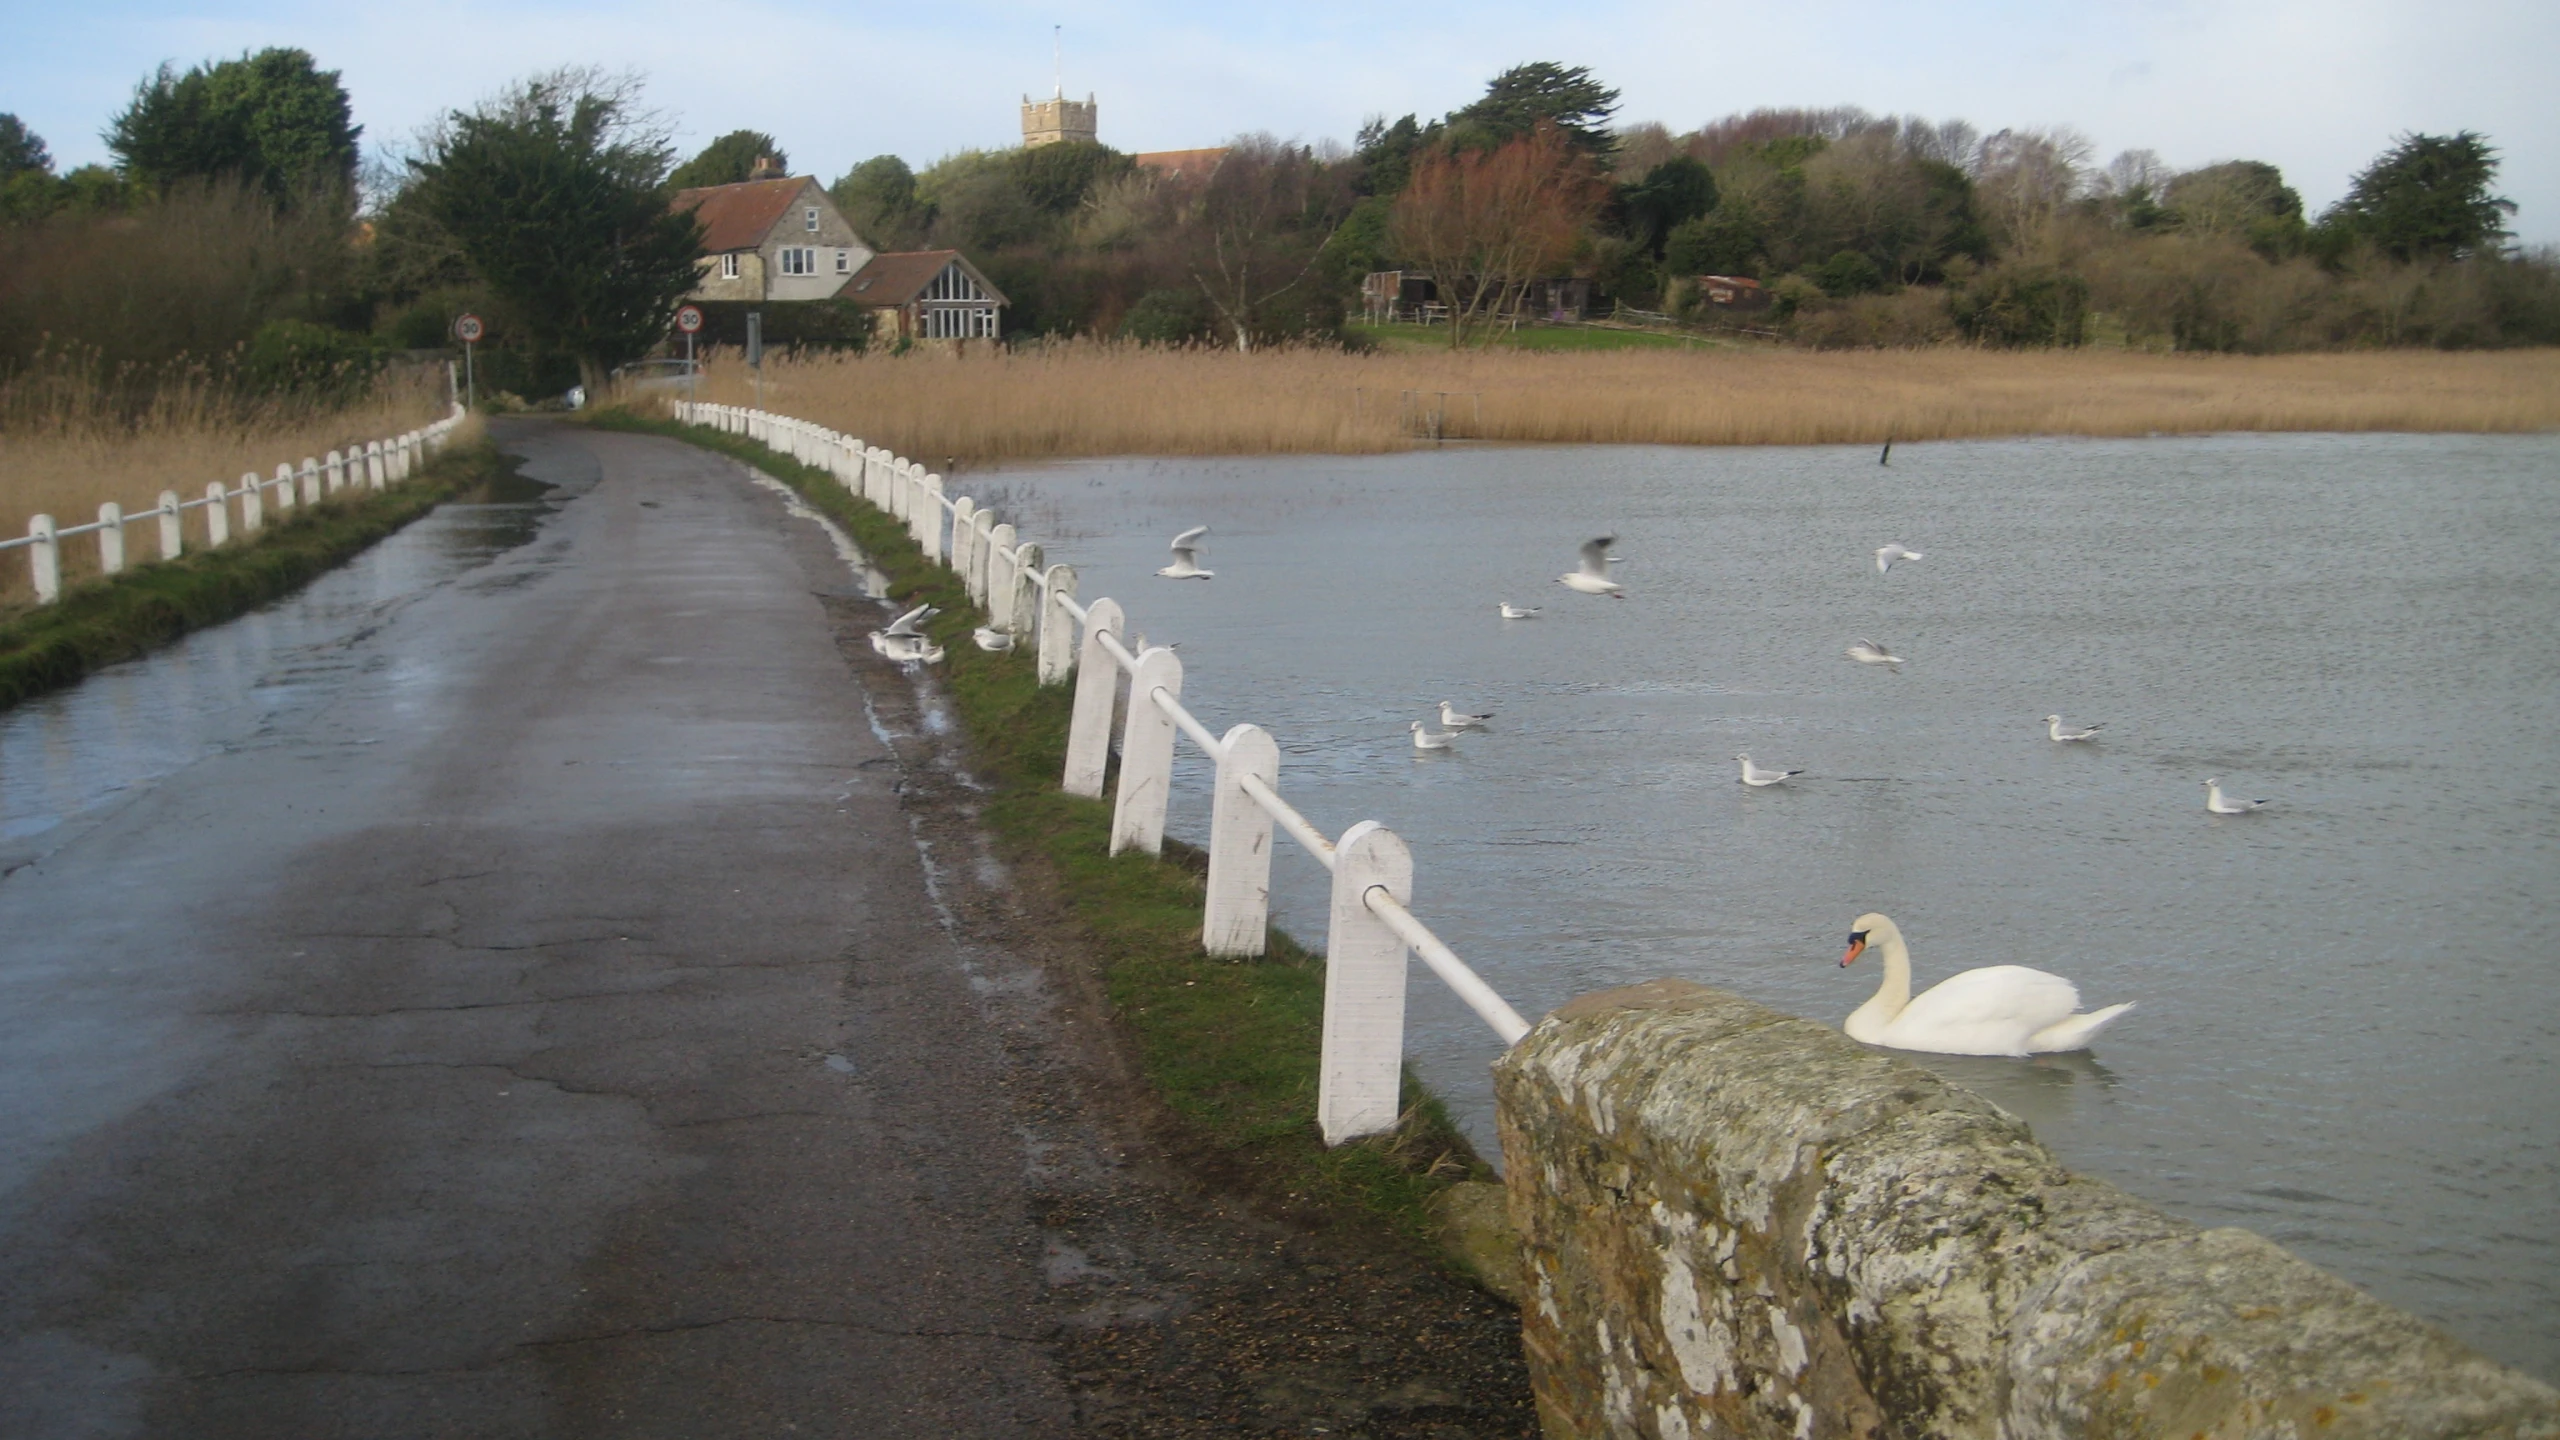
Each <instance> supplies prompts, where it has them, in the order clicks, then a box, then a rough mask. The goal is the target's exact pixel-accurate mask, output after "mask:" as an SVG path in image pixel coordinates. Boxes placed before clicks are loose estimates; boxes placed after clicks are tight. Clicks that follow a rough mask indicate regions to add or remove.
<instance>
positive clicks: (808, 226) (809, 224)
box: [800, 205, 818, 235]
mask: <svg viewBox="0 0 2560 1440" xmlns="http://www.w3.org/2000/svg"><path fill="white" fill-rule="evenodd" d="M800 228H801V229H803V230H806V231H808V232H809V233H810V234H812V235H815V234H817V233H818V207H817V206H815V205H811V206H808V207H806V208H804V209H803V210H801V212H800Z"/></svg>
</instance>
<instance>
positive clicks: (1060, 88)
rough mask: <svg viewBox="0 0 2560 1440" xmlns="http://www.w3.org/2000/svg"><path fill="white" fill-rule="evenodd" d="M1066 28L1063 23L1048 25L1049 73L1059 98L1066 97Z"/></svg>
mask: <svg viewBox="0 0 2560 1440" xmlns="http://www.w3.org/2000/svg"><path fill="white" fill-rule="evenodd" d="M1066 28H1067V27H1066V26H1064V25H1052V26H1050V27H1049V75H1050V78H1051V80H1052V82H1053V83H1054V85H1055V87H1056V90H1057V97H1058V98H1059V99H1061V100H1064V99H1066V98H1067V51H1066V39H1065V32H1066Z"/></svg>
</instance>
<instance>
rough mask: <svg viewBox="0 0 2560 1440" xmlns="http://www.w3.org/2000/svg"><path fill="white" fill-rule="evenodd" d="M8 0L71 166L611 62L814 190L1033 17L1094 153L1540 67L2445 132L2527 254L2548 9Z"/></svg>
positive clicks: (394, 128) (1004, 105) (2017, 107)
mask: <svg viewBox="0 0 2560 1440" xmlns="http://www.w3.org/2000/svg"><path fill="white" fill-rule="evenodd" d="M12 9H13V11H14V12H15V13H13V14H12V16H11V17H10V20H9V31H10V44H9V45H8V46H7V47H6V50H5V52H0V110H6V111H14V112H15V113H16V114H18V115H19V116H20V117H21V118H23V119H24V120H25V121H26V122H27V123H28V124H29V125H30V126H31V127H32V128H33V129H35V130H36V131H37V133H39V134H41V135H43V136H44V137H45V139H46V140H47V141H49V142H50V143H51V145H52V147H53V151H54V154H55V156H56V157H57V159H59V160H60V161H62V162H63V163H64V164H65V165H66V166H67V165H72V164H78V163H81V162H83V161H89V160H97V159H102V158H104V153H105V152H104V147H103V146H102V145H101V144H100V143H99V141H98V138H97V136H98V131H99V130H100V129H101V128H103V126H104V125H105V124H106V122H107V119H108V117H109V116H111V115H112V114H113V113H114V112H115V111H116V110H117V109H118V108H119V107H120V106H122V105H123V104H124V102H125V101H126V99H127V98H128V97H129V96H130V94H131V92H132V89H133V85H134V82H135V81H136V80H137V79H138V78H139V77H141V76H142V75H143V74H145V73H146V72H148V71H149V70H150V69H151V68H152V67H153V66H155V65H157V64H159V63H160V62H161V61H163V60H175V61H177V62H179V63H180V64H181V65H185V64H191V63H194V62H196V61H199V60H203V59H206V58H209V57H217V56H227V55H236V54H238V53H240V52H241V51H243V50H248V49H254V48H259V47H263V46H267V45H298V46H301V47H302V48H304V49H306V50H309V51H311V52H312V53H313V54H314V55H316V56H318V57H319V59H320V62H321V64H322V65H323V66H325V67H329V68H334V69H337V70H339V71H341V72H342V73H343V75H344V78H345V81H346V84H347V88H348V90H349V91H350V92H351V93H352V94H353V95H354V98H355V107H356V117H357V119H358V120H359V121H360V122H361V123H362V124H363V125H364V126H365V130H366V136H367V139H368V141H380V140H385V139H391V138H395V137H400V136H405V135H407V134H410V133H412V132H414V131H415V130H416V129H417V128H418V127H419V126H420V125H421V124H423V123H424V122H426V121H427V120H429V119H431V118H432V117H433V116H434V115H435V114H436V113H438V112H439V111H440V110H443V109H446V108H450V107H452V106H455V105H459V104H468V103H469V102H470V101H472V100H474V99H476V98H478V97H480V96H483V95H485V94H487V93H489V92H490V91H492V90H494V89H496V88H497V87H499V86H500V85H502V84H504V83H505V82H506V81H507V80H508V79H510V78H511V77H514V76H517V75H522V74H525V73H528V72H531V71H535V70H539V69H545V68H549V67H552V66H556V65H562V64H599V65H604V66H607V67H609V68H616V69H622V68H630V69H637V70H640V71H642V72H645V73H646V74H647V75H648V77H649V79H650V95H651V98H652V99H653V100H654V101H655V102H656V103H657V104H658V105H660V106H661V107H663V108H665V109H666V110H668V111H669V112H670V113H671V114H672V115H673V116H674V117H675V119H676V122H677V125H678V131H679V136H680V139H681V140H682V141H683V142H684V143H686V144H687V145H688V146H690V145H698V144H700V143H701V142H702V141H704V140H707V139H709V138H710V137H711V136H713V135H717V134H719V133H721V132H723V131H726V130H731V129H736V128H740V127H747V128H753V129H759V130H766V131H770V132H772V133H773V134H774V135H776V136H778V137H780V138H781V140H782V141H783V143H784V145H785V146H787V147H788V148H789V150H790V153H791V157H792V160H793V162H794V168H795V169H798V170H802V171H806V172H812V173H815V174H817V175H819V176H821V177H823V178H828V179H832V178H833V177H834V176H835V175H837V174H839V173H841V172H842V171H843V170H844V169H846V168H847V167H848V166H850V165H851V164H852V163H854V162H855V161H858V160H861V159H863V158H865V157H867V156H871V155H876V154H882V153H894V154H898V155H903V156H906V157H907V158H908V159H909V160H911V161H914V162H917V163H919V164H921V163H924V162H927V161H930V160H932V159H933V158H934V157H936V156H939V155H942V154H946V153H948V152H950V151H952V150H956V149H961V148H965V147H969V146H996V145H1005V144H1010V143H1012V142H1013V141H1014V140H1015V139H1017V138H1018V136H1019V121H1018V118H1017V109H1016V107H1017V106H1018V105H1019V103H1020V100H1021V97H1022V95H1023V93H1024V92H1026V91H1031V92H1037V93H1046V92H1047V90H1048V89H1049V86H1050V44H1049V41H1050V27H1051V26H1052V25H1053V24H1064V25H1065V27H1066V31H1065V51H1066V73H1065V78H1066V85H1067V89H1068V92H1069V93H1070V94H1073V95H1077V96H1082V95H1083V94H1085V93H1086V92H1088V91H1090V92H1093V93H1094V94H1096V95H1097V96H1098V97H1099V99H1100V101H1101V106H1102V138H1103V139H1104V140H1105V141H1106V142H1108V143H1110V144H1112V145H1115V146H1118V147H1120V148H1122V149H1125V150H1154V149H1178V148H1184V147H1188V146H1194V145H1212V144H1216V143H1218V142H1219V141H1221V140H1223V139H1225V138H1226V137H1228V136H1230V135H1233V134H1236V133H1239V132H1244V131H1253V130H1267V131H1271V132H1273V133H1275V134H1278V135H1281V136H1284V137H1296V138H1300V139H1305V140H1316V139H1320V138H1324V137H1334V138H1337V139H1343V140H1348V139H1349V138H1350V136H1351V134H1352V132H1353V130H1354V129H1356V128H1357V127H1358V125H1359V123H1360V121H1361V120H1362V119H1363V118H1364V117H1365V116H1368V115H1371V114H1379V113H1383V114H1387V115H1391V116H1392V115H1400V114H1403V113H1405V112H1406V111H1414V112H1418V113H1420V114H1422V115H1424V116H1426V117H1428V116H1431V115H1436V114H1440V113H1442V112H1445V111H1447V110H1449V109H1451V108H1452V107H1454V106H1457V105H1459V104H1463V103H1464V102H1465V101H1467V100H1468V99H1470V98H1472V97H1473V96H1474V95H1475V94H1477V93H1478V92H1479V91H1480V90H1481V88H1482V86H1483V83H1484V81H1485V80H1486V79H1487V78H1488V77H1489V76H1491V75H1493V74H1494V73H1495V72H1497V71H1499V70H1501V69H1503V68H1505V67H1507V66H1509V65H1513V64H1516V63H1519V62H1521V61H1525V60H1556V61H1560V62H1563V63H1567V64H1581V65H1589V66H1591V67H1592V68H1593V69H1594V70H1595V71H1597V72H1598V73H1599V74H1600V76H1601V77H1602V78H1603V79H1605V80H1606V81H1608V82H1609V83H1610V84H1613V85H1616V86H1618V87H1619V88H1620V89H1621V90H1623V91H1624V92H1625V101H1624V105H1623V110H1622V116H1621V118H1622V119H1627V120H1660V121H1662V122H1663V123H1665V124H1667V125H1670V126H1671V127H1673V128H1674V129H1686V128H1689V127H1692V126H1695V125H1697V124H1699V123H1701V122H1702V121H1705V120H1708V119H1711V118H1714V117H1716V116H1719V115H1723V114H1726V113H1728V112H1730V111H1734V110H1739V109H1748V108H1751V107H1754V106H1760V105H1833V104H1856V105H1861V106H1864V107H1866V108H1867V109H1870V110H1874V111H1878V112H1909V113H1917V114H1921V115H1926V116H1928V117H1930V118H1933V119H1946V118H1951V117H1961V118H1964V119H1967V120H1970V121H1972V122H1973V123H1974V124H1975V125H1977V126H1979V127H1981V128H1982V129H1983V130H1984V131H1986V132H1987V131H1991V130H1997V129H2000V128H2002V127H2003V126H2011V125H2017V126H2028V125H2072V126H2075V127H2077V128H2078V129H2080V130H2081V131H2082V132H2084V133H2085V134H2087V135H2088V136H2089V137H2090V138H2091V139H2092V140H2093V141H2095V142H2096V144H2097V147H2098V152H2099V158H2100V159H2101V160H2103V159H2105V158H2106V157H2108V156H2111V155H2113V154H2115V153H2116V152H2117V151H2119V150H2123V149H2129V148H2137V147H2140V148H2148V149H2152V150H2157V151H2159V152H2160V154H2161V155H2162V156H2163V157H2164V158H2166V159H2167V160H2168V161H2169V162H2170V163H2171V164H2172V165H2175V166H2180V167H2185V166H2192V165H2200V164H2205V163H2208V162H2210V161H2214V160H2221V159H2231V158H2250V159H2260V160H2268V161H2272V162H2274V163H2275V164H2277V165H2280V166H2282V167H2283V169H2284V172H2285V175H2286V178H2287V179H2289V180H2290V181H2292V182H2293V184H2294V185H2295V186H2296V187H2297V188H2299V189H2300V190H2301V191H2302V193H2303V198H2304V201H2305V202H2306V204H2308V205H2309V206H2310V207H2311V208H2312V209H2314V210H2317V209H2318V208H2319V207H2320V206H2322V205H2325V204H2327V203H2328V202H2329V201H2331V200H2334V199H2335V198H2337V196H2338V194H2339V193H2340V192H2341V191H2342V190H2343V189H2344V188H2345V185H2346V182H2347V179H2348V177H2349V176H2350V175H2352V174H2353V173H2354V172H2355V171H2356V170H2357V169H2358V168H2360V167H2361V166H2362V165H2364V164H2365V163H2366V162H2367V161H2369V160H2370V159H2371V158H2372V157H2373V155H2374V154H2375V153H2376V152H2378V151H2379V150H2381V149H2382V148H2383V147H2384V146H2385V145H2386V144H2388V143H2389V142H2390V140H2391V137H2392V136H2393V135H2394V134H2396V133H2397V132H2399V131H2402V130H2425V131H2433V132H2448V131H2452V130H2458V129H2471V130H2479V131H2482V132H2485V133H2487V134H2488V135H2489V136H2490V137H2491V138H2492V140H2494V141H2495V142H2496V143H2497V144H2498V145H2499V147H2500V148H2501V149H2502V150H2503V151H2504V153H2505V160H2506V169H2505V172H2504V175H2503V178H2502V184H2501V189H2502V190H2503V192H2504V193H2505V194H2507V195H2508V196H2509V197H2510V198H2512V199H2514V200H2516V201H2517V202H2519V203H2520V204H2521V205H2522V206H2523V210H2522V213H2521V214H2520V215H2519V216H2518V217H2517V219H2516V221H2515V228H2516V230H2517V231H2518V233H2519V234H2520V235H2521V236H2522V237H2523V238H2524V239H2525V240H2527V241H2529V242H2532V243H2537V244H2547V243H2560V83H2555V82H2554V80H2553V79H2552V77H2551V74H2550V68H2551V64H2552V57H2553V56H2555V55H2560V4H2554V3H2551V0H2430V3H2417V0H2221V3H2204V0H2113V3H2077V4H2074V3H2056V4H2043V5H2036V4H2022V3H2012V0H1951V3H1941V4H1938V5H1935V6H1919V5H1912V4H1909V3H1894V4H1888V3H1883V0H1813V3H1804V4H1796V5H1790V6H1771V5H1765V4H1762V5H1742V4H1732V3H1724V0H1689V3H1668V0H1654V3H1647V0H1623V3H1601V4H1594V5H1584V6H1577V7H1554V6H1531V5H1528V4H1524V3H1513V0H1491V3H1481V4H1476V5H1469V6H1455V5H1445V4H1430V3H1420V4H1412V3H1409V4H1404V5H1391V6H1381V5H1375V4H1365V5H1356V6H1355V5H1349V4H1342V3H1337V0H1299V3H1294V4H1287V5H1269V4H1260V5H1251V6H1233V5H1224V6H1221V5H1198V4H1192V5H1173V4H1165V3H1160V0H1093V3H1089V4H1087V5H1084V6H1080V7H1075V8H1073V9H1072V10H1070V9H1066V8H1062V7H1058V6H1055V5H1051V6H1045V7H1044V6H1031V5H1017V4H1007V3H985V0H953V3H937V4H930V5H917V4H903V5H865V4H839V5H831V6H830V5H817V4H807V3H798V0H761V3H749V4H732V5H716V4H715V5H704V4H699V3H695V4H676V3H672V0H625V3H614V4H602V3H579V0H516V3H509V4H506V5H497V4H430V3H421V4H412V5H404V6H391V5H362V4H347V3H331V4H319V3H305V0H276V3H268V4H261V5H235V6H205V5H194V6H189V5H179V4H171V3H166V0H91V3H85V4H77V5H37V4H35V3H33V0H27V3H25V4H21V5H13V6H12Z"/></svg>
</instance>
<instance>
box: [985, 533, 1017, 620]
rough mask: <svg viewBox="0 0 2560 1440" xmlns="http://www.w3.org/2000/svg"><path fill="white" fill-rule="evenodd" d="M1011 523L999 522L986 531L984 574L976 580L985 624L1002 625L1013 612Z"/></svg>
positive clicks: (1012, 542) (1012, 540)
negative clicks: (1001, 523)
mask: <svg viewBox="0 0 2560 1440" xmlns="http://www.w3.org/2000/svg"><path fill="white" fill-rule="evenodd" d="M1013 546H1014V537H1013V526H1012V525H1011V524H1010V523H1007V524H1003V525H998V526H997V527H996V528H994V529H993V530H990V531H988V532H987V560H986V565H987V573H986V576H985V578H983V579H981V580H980V581H979V582H978V608H979V609H981V610H984V611H986V612H987V623H988V624H990V625H1002V624H1004V623H1005V622H1006V620H1007V619H1008V618H1009V617H1010V616H1011V615H1012V613H1013Z"/></svg>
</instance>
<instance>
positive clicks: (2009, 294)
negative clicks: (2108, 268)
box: [1948, 265, 2089, 346]
mask: <svg viewBox="0 0 2560 1440" xmlns="http://www.w3.org/2000/svg"><path fill="white" fill-rule="evenodd" d="M1948 309H1949V312H1950V313H1951V314H1952V315H1953V317H1954V319H1955V323H1956V328H1957V329H1958V330H1961V331H1963V332H1964V336H1965V338H1966V339H1968V340H1971V341H1973V342H1974V343H1975V344H1977V345H2001V346H2008V345H2077V344H2079V343H2080V341H2081V339H2082V337H2083V335H2084V334H2085V333H2086V331H2087V328H2088V318H2089V282H2088V281H2086V280H2083V279H2081V278H2080V277H2079V276H2077V275H2074V274H2072V273H2071V272H2069V271H2067V270H2061V269H2057V268H2054V267H2052V266H2046V265H2020V266H2009V267H2005V268H2002V269H1999V270H1994V271H1991V272H1989V273H1987V274H1985V275H1983V276H1982V277H1981V278H1980V279H1978V280H1975V281H1974V282H1973V283H1971V284H1969V285H1967V286H1965V287H1964V288H1963V289H1961V290H1959V291H1957V292H1956V293H1955V294H1954V295H1953V296H1951V297H1949V300H1948Z"/></svg>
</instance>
